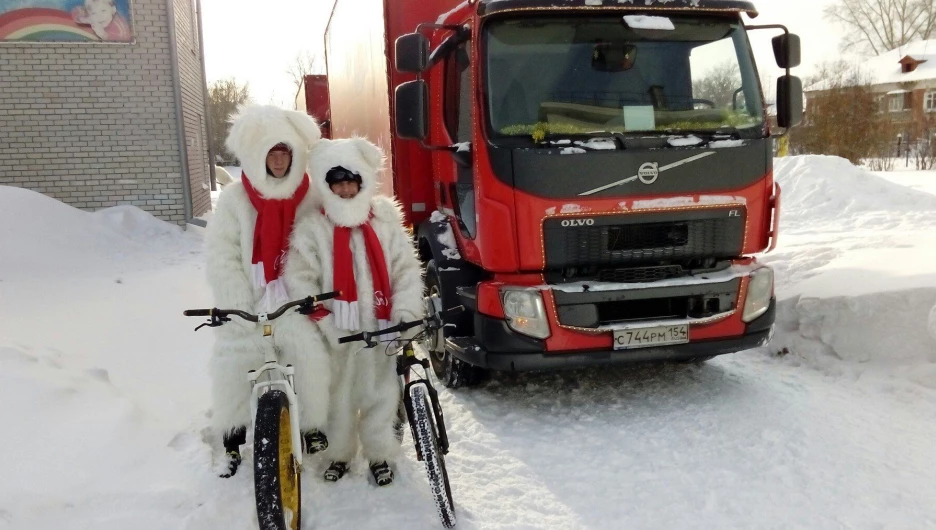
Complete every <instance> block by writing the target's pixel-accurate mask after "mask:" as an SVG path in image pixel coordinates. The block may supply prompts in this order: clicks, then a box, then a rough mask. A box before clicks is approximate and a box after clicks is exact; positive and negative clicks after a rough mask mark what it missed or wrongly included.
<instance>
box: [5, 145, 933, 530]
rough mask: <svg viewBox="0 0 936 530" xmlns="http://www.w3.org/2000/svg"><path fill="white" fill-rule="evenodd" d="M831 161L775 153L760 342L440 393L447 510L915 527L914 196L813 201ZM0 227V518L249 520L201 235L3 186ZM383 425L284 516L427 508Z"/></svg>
mask: <svg viewBox="0 0 936 530" xmlns="http://www.w3.org/2000/svg"><path fill="white" fill-rule="evenodd" d="M833 162H834V163H833ZM830 164H831V165H830ZM836 164H839V162H835V161H834V160H833V161H831V162H830V161H829V160H825V159H819V158H812V157H810V158H804V159H792V160H789V161H787V160H784V161H782V163H781V164H778V175H780V174H781V173H783V172H784V171H786V172H787V173H788V174H789V175H791V176H794V177H801V176H804V175H805V176H808V177H809V178H803V179H801V180H802V181H803V182H802V183H800V182H798V181H796V179H789V180H787V181H786V187H785V189H784V193H785V194H787V195H785V202H784V205H785V206H788V210H786V211H788V212H791V215H789V216H788V217H787V218H786V219H785V224H784V227H785V230H786V232H785V237H786V235H789V237H788V238H787V239H785V240H784V243H783V246H781V248H780V249H778V251H777V252H776V254H774V255H771V256H769V258H768V261H770V262H771V264H772V265H773V266H774V267H775V268H776V270H777V275H778V277H777V284H778V287H777V289H778V296H779V297H780V298H781V299H782V300H783V302H782V304H781V307H780V311H779V313H778V329H777V336H776V337H775V339H774V342H773V343H772V344H771V346H770V347H768V348H765V349H763V350H753V351H748V352H743V353H739V354H735V355H730V356H723V357H719V358H717V359H714V360H712V361H709V362H708V363H705V364H703V365H663V366H660V365H653V366H639V367H620V368H613V369H601V370H588V371H580V372H563V373H553V374H524V375H498V376H495V377H494V378H493V379H492V380H491V381H489V382H488V383H487V384H485V385H484V386H482V387H481V388H476V389H467V390H464V389H463V390H458V391H448V390H440V394H441V399H442V404H443V408H444V411H445V414H446V420H447V424H448V428H449V434H450V438H451V442H452V446H451V452H450V453H449V456H448V458H447V463H448V467H449V474H450V477H451V480H452V486H453V494H454V497H455V501H456V509H457V511H458V516H459V528H479V529H481V528H485V529H487V528H504V529H507V528H510V529H514V528H562V529H565V528H569V529H575V528H608V529H618V528H667V529H670V528H713V527H715V528H809V529H813V528H913V529H916V528H927V527H936V503H934V502H933V499H936V444H934V443H933V440H936V368H934V367H936V339H934V338H933V334H936V331H932V332H931V331H930V329H931V328H933V329H936V316H934V317H933V318H929V314H930V311H931V308H933V307H934V306H936V278H934V276H936V274H934V273H933V272H931V270H932V267H931V266H927V265H926V263H932V262H933V261H932V260H931V259H930V258H933V259H934V260H936V255H934V254H936V237H934V236H931V235H928V233H929V232H932V231H933V230H932V229H933V227H936V199H921V198H920V197H919V196H918V195H916V194H910V195H906V196H904V195H903V194H904V191H906V190H905V188H901V187H899V186H896V185H889V186H893V187H892V188H889V187H887V186H883V185H882V184H881V183H880V182H877V181H874V182H873V183H872V184H873V186H872V188H873V189H871V190H865V191H867V192H868V193H871V192H872V191H873V193H874V194H875V196H876V200H875V201H874V202H875V204H874V205H873V211H872V206H871V205H865V206H862V205H861V204H856V201H851V202H849V203H847V204H826V205H825V206H824V207H823V208H814V206H815V204H811V203H810V201H813V203H815V202H816V201H817V200H818V199H819V198H821V199H822V201H825V202H828V199H829V196H830V195H835V194H836V193H837V192H841V191H842V189H843V188H844V189H846V190H851V192H852V193H858V192H857V191H856V189H858V188H860V185H858V184H856V183H855V182H850V181H848V178H847V177H848V175H847V174H846V173H847V172H846V171H844V170H843V168H842V167H839V166H837V165H836ZM826 165H828V167H826ZM852 169H853V170H854V168H852ZM854 171H858V170H854ZM810 172H812V173H810ZM826 173H827V174H830V175H832V174H834V175H837V178H839V179H843V180H841V181H839V182H838V183H829V182H826V181H823V180H821V174H826ZM842 175H845V176H842ZM864 175H866V174H865V173H863V172H861V174H860V175H858V174H857V173H856V174H855V175H852V176H853V177H855V178H859V177H860V179H865V178H866V177H864ZM778 178H780V177H779V176H778ZM781 183H782V184H783V181H782V182H781ZM823 186H828V187H829V189H824V188H823ZM882 186H883V187H882ZM858 191H861V190H860V189H859V190H858ZM914 193H915V192H914ZM929 197H931V196H929ZM794 199H795V203H794ZM928 200H929V201H931V202H927V201H928ZM858 202H860V201H858ZM791 204H799V205H800V206H799V207H796V206H791ZM850 209H851V210H850ZM825 210H834V211H836V212H837V213H838V215H829V216H828V217H827V218H826V217H822V216H820V215H818V214H817V213H811V212H819V211H825ZM843 212H844V213H843ZM27 214H28V215H29V217H30V218H31V219H34V220H35V221H34V223H33V224H31V225H22V224H20V225H17V224H15V223H14V221H15V219H17V216H26V215H27ZM852 214H853V215H852ZM0 224H2V226H5V227H9V226H19V228H18V229H17V230H16V231H12V230H8V231H5V232H3V233H0V248H2V249H3V252H0V366H2V368H3V372H4V375H5V378H4V382H3V384H0V403H3V406H2V407H0V425H3V428H2V433H3V436H2V442H0V471H2V474H0V477H2V478H0V528H11V529H21V528H22V529H30V530H36V529H46V528H48V529H53V528H54V529H61V528H69V529H72V528H75V529H82V528H94V529H95V530H102V529H104V530H106V529H117V528H121V529H123V528H127V527H132V528H134V529H136V530H148V529H154V530H155V529H160V530H162V529H176V528H186V529H215V528H230V529H249V528H252V527H255V526H254V525H255V524H256V523H255V515H254V508H253V489H252V481H251V478H252V477H251V475H250V473H249V472H242V473H239V474H238V475H237V476H235V477H234V478H232V479H230V480H223V479H220V478H217V476H216V471H217V469H216V463H215V462H214V459H216V458H217V456H218V451H219V448H218V445H219V444H218V442H217V440H214V439H213V437H212V436H211V435H210V433H209V432H208V430H207V426H208V418H207V415H208V414H210V410H209V409H210V406H209V402H208V391H207V385H208V377H207V370H206V364H207V357H208V350H209V347H210V343H211V334H210V332H204V331H203V332H199V333H197V334H195V333H192V331H191V330H192V329H193V328H194V326H195V325H196V324H197V322H196V320H197V319H185V318H184V317H182V316H181V310H182V309H184V308H188V307H200V306H205V305H208V304H209V303H210V302H209V300H210V295H209V293H208V290H207V288H206V286H205V285H204V279H203V276H204V267H203V263H204V256H203V254H202V251H201V243H202V241H201V237H200V235H199V234H197V233H191V232H190V233H181V232H178V231H176V230H174V229H172V228H171V227H169V228H167V227H166V225H164V224H162V223H159V222H157V221H155V220H153V219H152V218H149V217H147V216H146V215H145V214H142V213H141V212H139V211H138V210H134V209H117V210H109V211H104V212H100V213H97V214H87V213H84V212H78V211H75V210H72V209H70V208H68V207H66V206H63V205H61V204H60V203H57V202H55V201H52V200H51V199H47V198H44V197H42V196H39V195H36V194H32V193H31V192H25V191H23V190H16V189H12V188H3V187H0ZM823 227H824V228H823ZM820 228H823V229H821V230H820ZM885 250H886V251H885ZM874 255H878V256H882V258H883V259H881V260H880V262H876V261H874V260H871V259H870V256H874ZM895 263H896V264H895ZM864 273H867V274H864ZM863 274H864V275H863ZM872 280H873V281H872ZM934 314H936V313H934ZM890 315H896V316H893V317H891V316H890ZM901 323H902V324H901ZM888 330H890V331H888ZM782 348H787V349H788V351H789V353H787V354H785V355H777V352H778V351H779V350H781V349H782ZM405 444H406V445H405V447H406V448H407V451H406V453H405V458H403V459H402V460H401V461H400V462H398V464H397V480H396V482H395V483H394V484H393V486H391V487H389V488H381V489H378V488H377V487H375V486H373V485H372V484H370V483H369V482H368V480H366V479H365V477H366V476H367V472H366V469H365V467H364V465H363V463H360V462H358V463H357V464H356V466H355V467H353V468H352V471H351V473H350V474H349V475H348V476H347V477H345V478H344V479H342V481H341V482H339V483H338V484H334V485H332V484H325V483H324V482H323V481H322V480H321V479H320V478H319V477H320V476H321V473H322V471H323V470H324V467H325V464H326V463H325V462H321V461H318V460H315V459H312V460H311V461H309V462H307V464H306V473H305V475H304V479H303V511H304V513H303V523H304V524H303V527H304V528H309V529H311V528H355V529H358V528H361V529H365V528H374V529H381V530H385V529H387V528H420V529H421V528H438V527H439V525H438V520H437V518H436V515H435V509H434V506H433V505H432V502H431V499H430V497H429V489H428V485H427V482H426V479H425V476H424V474H423V469H422V464H421V463H420V462H417V461H416V460H415V455H414V454H413V450H412V448H411V447H412V446H411V444H410V441H409V436H408V435H407V438H406V440H405ZM248 458H249V457H248Z"/></svg>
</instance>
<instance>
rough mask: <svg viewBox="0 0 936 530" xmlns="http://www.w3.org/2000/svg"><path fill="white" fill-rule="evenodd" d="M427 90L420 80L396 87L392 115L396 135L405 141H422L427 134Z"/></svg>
mask: <svg viewBox="0 0 936 530" xmlns="http://www.w3.org/2000/svg"><path fill="white" fill-rule="evenodd" d="M427 92H428V89H427V88H426V82H425V81H423V80H422V79H417V80H415V81H407V82H405V83H402V84H400V85H399V86H398V87H396V91H395V93H394V97H393V105H394V106H393V114H394V117H395V118H396V133H397V136H399V137H400V138H406V139H407V140H423V139H425V138H426V136H427V134H428V132H429V122H428V120H427V117H428V114H429V113H428V112H427V111H428V99H429V98H428V97H427Z"/></svg>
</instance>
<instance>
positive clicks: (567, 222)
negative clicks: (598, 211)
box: [560, 219, 595, 228]
mask: <svg viewBox="0 0 936 530" xmlns="http://www.w3.org/2000/svg"><path fill="white" fill-rule="evenodd" d="M560 224H561V225H562V226H564V227H566V228H568V227H570V226H592V225H594V224H595V220H594V219H563V220H562V223H560Z"/></svg>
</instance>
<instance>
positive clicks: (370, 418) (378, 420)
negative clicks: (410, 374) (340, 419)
mask: <svg viewBox="0 0 936 530" xmlns="http://www.w3.org/2000/svg"><path fill="white" fill-rule="evenodd" d="M381 361H383V360H381ZM381 364H385V365H386V364H387V363H386V362H383V363H381ZM373 398H374V399H372V400H370V403H367V405H368V406H366V407H363V408H362V409H361V417H360V427H359V429H360V437H361V452H362V454H363V456H364V458H365V459H366V460H367V461H368V462H382V461H385V460H386V461H388V462H392V461H393V460H394V459H395V458H396V457H397V455H398V454H399V452H400V442H398V441H397V439H396V436H395V434H394V431H393V423H394V421H396V418H397V411H398V410H399V407H400V399H401V396H400V384H399V380H398V379H397V377H396V370H395V363H394V364H393V365H387V366H380V367H379V369H378V378H377V386H376V388H375V389H374V395H373Z"/></svg>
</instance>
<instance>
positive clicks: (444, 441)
mask: <svg viewBox="0 0 936 530" xmlns="http://www.w3.org/2000/svg"><path fill="white" fill-rule="evenodd" d="M414 365H420V366H422V367H423V369H426V370H428V369H429V361H428V360H427V359H417V358H416V353H415V352H414V351H413V347H412V345H409V344H407V345H406V346H405V347H404V348H403V360H402V362H401V363H400V364H399V365H398V366H397V374H399V375H400V377H401V378H402V381H403V405H404V407H406V416H407V417H408V418H409V419H410V420H411V421H410V431H411V433H412V435H413V439H415V438H416V437H417V434H416V431H415V428H414V427H413V422H412V419H413V398H412V397H411V396H410V389H411V388H412V387H414V386H416V385H423V387H425V389H426V394H427V395H428V396H429V402H430V408H431V409H432V415H433V416H434V418H435V424H436V429H437V430H438V435H439V449H440V450H441V451H442V454H443V455H447V454H448V449H449V440H448V435H447V434H446V432H445V417H444V416H443V415H442V405H440V404H439V393H438V392H436V389H435V388H434V387H433V386H432V383H431V382H429V380H428V379H423V378H419V379H416V380H415V381H410V380H409V375H410V368H412V367H413V366H414ZM416 459H417V460H419V461H422V459H423V456H422V454H421V453H420V451H419V446H418V445H417V447H416Z"/></svg>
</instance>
